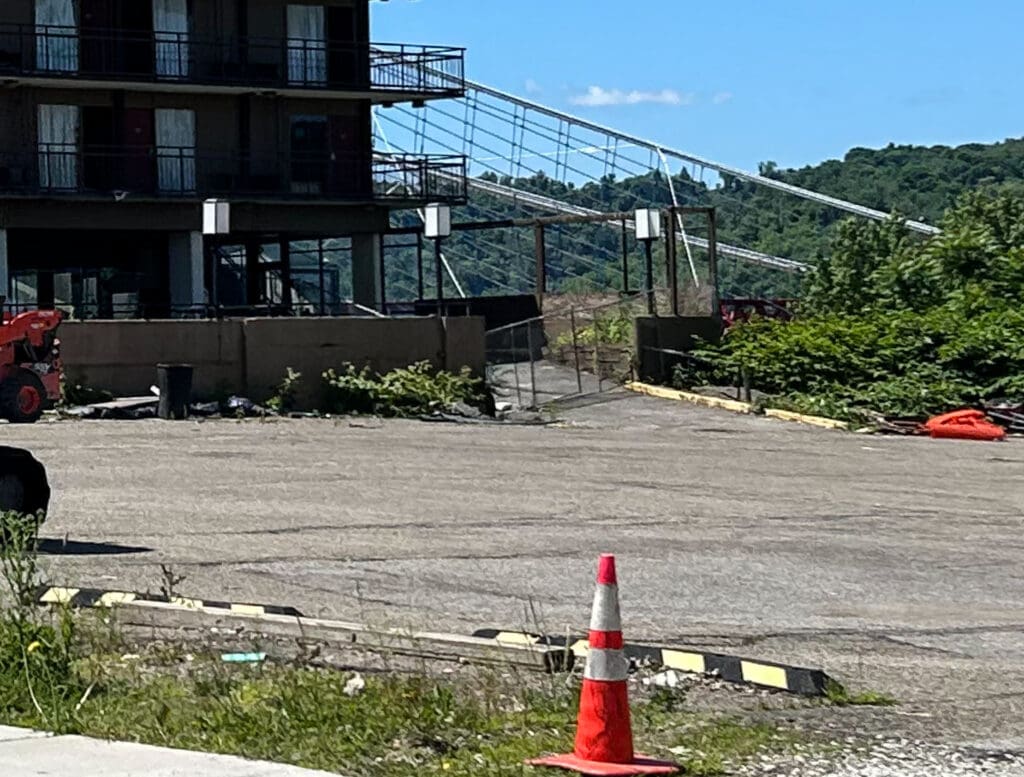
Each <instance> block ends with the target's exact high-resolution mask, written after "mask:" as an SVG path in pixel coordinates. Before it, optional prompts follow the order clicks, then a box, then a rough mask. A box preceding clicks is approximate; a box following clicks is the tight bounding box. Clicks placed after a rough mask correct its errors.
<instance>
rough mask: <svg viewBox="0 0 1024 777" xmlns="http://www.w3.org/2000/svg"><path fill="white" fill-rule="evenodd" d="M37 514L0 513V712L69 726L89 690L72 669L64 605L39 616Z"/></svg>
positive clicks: (70, 623)
mask: <svg viewBox="0 0 1024 777" xmlns="http://www.w3.org/2000/svg"><path fill="white" fill-rule="evenodd" d="M39 520H40V519H39V517H38V516H26V515H22V514H20V513H4V514H2V515H0V524H2V529H3V531H2V533H3V536H4V542H3V544H2V545H0V575H2V577H3V581H4V585H5V587H6V597H5V598H7V599H9V602H10V603H9V606H7V607H6V608H5V609H4V610H3V611H2V612H0V716H2V717H3V718H4V719H6V720H8V721H9V722H13V723H16V724H25V725H31V726H40V727H45V728H48V729H50V730H53V731H59V732H63V731H68V730H73V728H74V726H73V720H74V713H75V710H76V707H77V706H78V705H80V704H81V703H82V700H84V699H86V698H87V697H88V695H89V693H91V688H90V687H88V686H87V685H85V684H83V683H82V681H81V679H80V677H79V675H78V673H77V672H76V671H75V668H74V662H75V657H74V654H73V646H74V645H75V642H76V637H77V634H76V628H75V621H74V619H73V617H72V615H71V613H70V612H69V610H67V609H66V608H61V609H58V610H57V611H56V612H55V613H54V614H53V615H52V617H49V618H47V617H44V616H43V615H42V614H41V611H40V610H38V609H37V608H36V606H35V600H34V597H35V592H36V590H37V589H38V586H39V583H40V580H39V569H38V554H37V529H38V525H39Z"/></svg>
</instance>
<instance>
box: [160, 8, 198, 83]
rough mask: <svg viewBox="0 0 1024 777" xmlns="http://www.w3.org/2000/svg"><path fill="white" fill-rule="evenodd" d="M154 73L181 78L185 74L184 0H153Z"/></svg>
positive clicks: (187, 36) (187, 68) (185, 20)
mask: <svg viewBox="0 0 1024 777" xmlns="http://www.w3.org/2000/svg"><path fill="white" fill-rule="evenodd" d="M153 33H154V37H155V39H156V74H157V75H158V76H164V77H167V78H185V77H186V76H188V74H189V56H190V52H189V35H188V0H153Z"/></svg>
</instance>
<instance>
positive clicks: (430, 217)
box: [423, 203, 452, 317]
mask: <svg viewBox="0 0 1024 777" xmlns="http://www.w3.org/2000/svg"><path fill="white" fill-rule="evenodd" d="M451 233H452V209H451V208H450V207H448V206H447V205H442V204H438V203H435V204H432V205H428V206H427V207H426V209H425V212H424V216H423V234H424V235H425V236H426V237H427V238H429V239H431V240H433V241H434V270H435V273H436V281H437V315H438V317H440V316H443V315H444V267H443V264H442V260H441V241H443V240H444V239H445V238H446V237H448V236H449V235H451Z"/></svg>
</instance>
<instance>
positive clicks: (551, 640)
mask: <svg viewBox="0 0 1024 777" xmlns="http://www.w3.org/2000/svg"><path fill="white" fill-rule="evenodd" d="M473 636H474V637H480V638H484V639H493V640H495V641H497V642H503V643H506V644H510V645H538V644H542V645H548V646H550V647H555V648H562V649H563V650H568V651H570V652H572V653H573V654H574V655H575V656H576V658H577V659H583V658H585V657H586V655H587V650H588V648H589V645H588V643H587V638H586V637H582V636H579V637H573V636H569V637H564V636H563V637H554V636H550V637H549V636H540V635H537V634H526V633H524V632H518V631H501V630H500V629H480V630H479V631H476V632H474V633H473ZM624 650H625V652H626V656H627V657H628V658H629V659H630V660H631V661H632V662H635V663H637V664H649V665H653V666H657V667H662V668H665V669H675V670H676V671H680V672H689V673H691V674H703V675H710V676H714V677H717V678H719V679H721V680H725V681H726V682H729V683H737V684H742V685H755V686H758V687H761V688H771V689H773V690H778V691H786V692H788V693H794V694H799V695H801V696H825V695H826V690H827V688H828V686H829V685H830V684H831V683H835V681H834V680H832V678H830V677H829V676H828V675H827V674H825V672H823V671H822V670H820V669H808V668H805V667H800V666H791V665H789V664H778V663H775V662H773V661H761V660H755V659H750V658H740V657H738V656H729V655H724V654H722V653H704V652H699V651H694V650H686V649H684V648H679V647H670V646H665V645H642V644H638V643H626V645H625V646H624ZM836 685H838V683H836Z"/></svg>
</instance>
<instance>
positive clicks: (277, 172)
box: [0, 144, 467, 207]
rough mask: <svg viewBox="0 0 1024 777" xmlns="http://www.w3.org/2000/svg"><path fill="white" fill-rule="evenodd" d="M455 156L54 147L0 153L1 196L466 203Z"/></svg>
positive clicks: (461, 167) (462, 170)
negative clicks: (225, 152) (213, 152)
mask: <svg viewBox="0 0 1024 777" xmlns="http://www.w3.org/2000/svg"><path fill="white" fill-rule="evenodd" d="M466 189H467V184H466V160H465V158H464V157H460V156H430V155H413V154H375V155H373V156H372V157H371V156H366V155H359V154H351V155H343V154H329V153H305V154H263V155H261V154H207V153H201V152H197V151H196V150H195V149H193V148H166V147H160V148H152V147H151V148H146V147H139V148H127V149H126V148H117V149H114V148H89V149H86V150H78V149H75V148H74V147H72V146H69V145H63V144H52V145H50V146H45V147H42V148H40V149H38V150H35V151H31V152H0V197H5V196H6V197H46V198H79V199H110V200H111V201H123V200H132V201H134V200H154V199H155V200H179V201H181V200H185V201H188V200H195V201H199V200H202V199H206V198H210V197H218V198H224V199H228V200H235V201H247V200H252V201H260V200H264V201H297V202H320V203H324V202H338V203H364V204H365V203H381V204H392V205H394V206H396V207H397V206H401V205H406V206H413V205H419V204H423V203H426V202H447V203H451V204H459V203H463V202H465V201H466Z"/></svg>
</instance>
